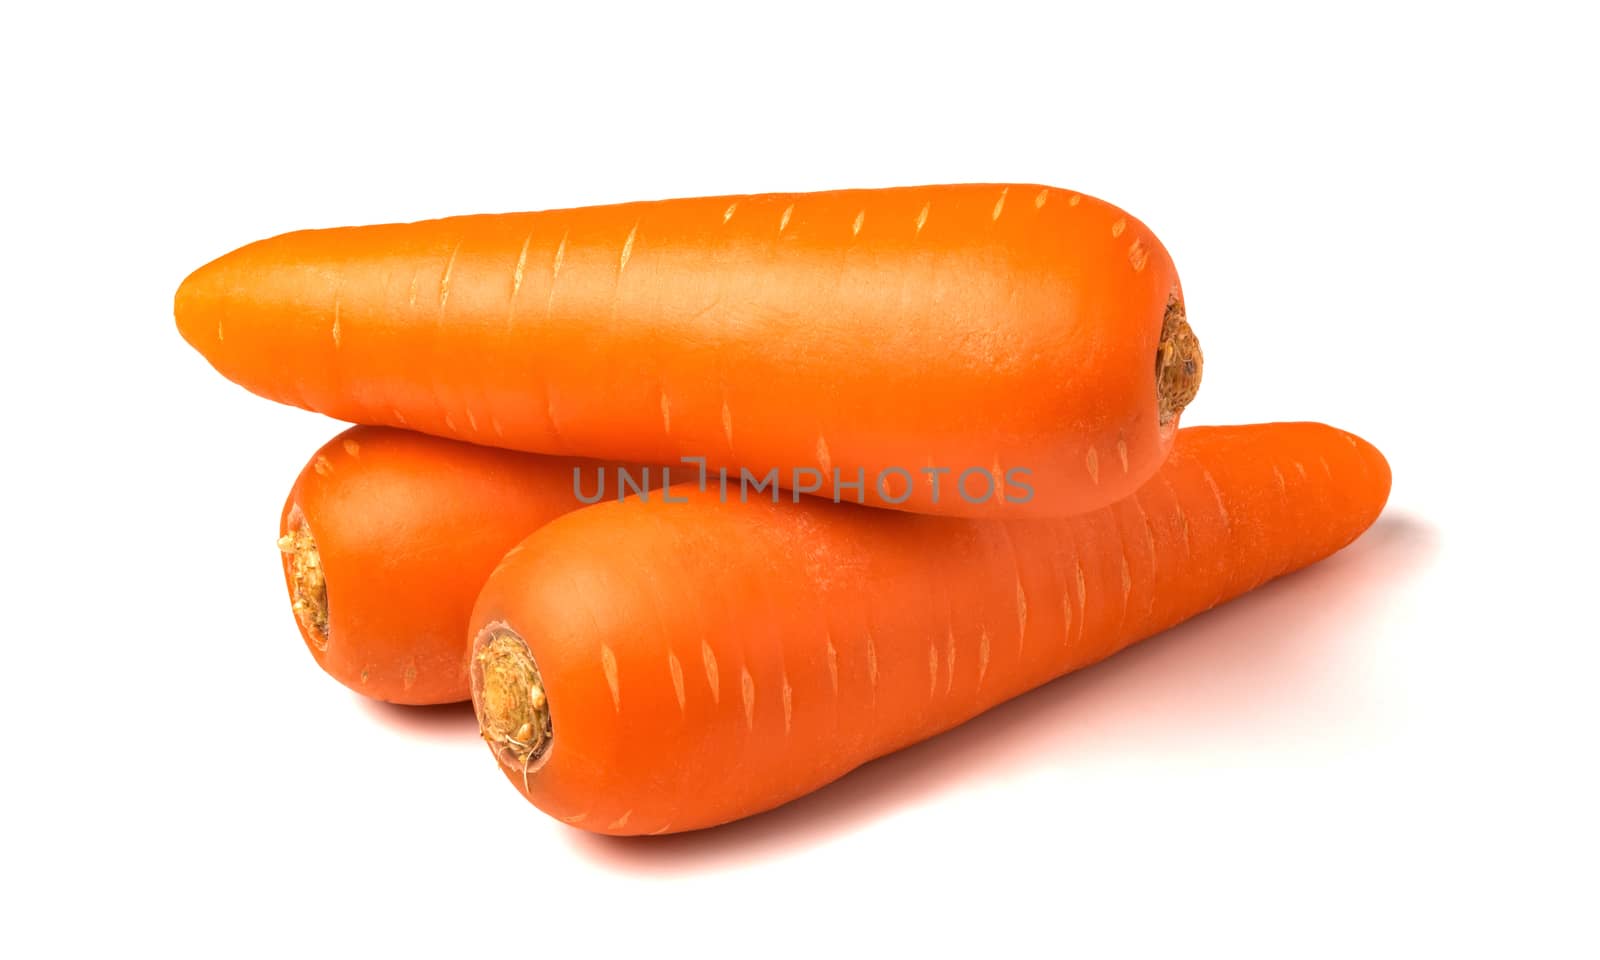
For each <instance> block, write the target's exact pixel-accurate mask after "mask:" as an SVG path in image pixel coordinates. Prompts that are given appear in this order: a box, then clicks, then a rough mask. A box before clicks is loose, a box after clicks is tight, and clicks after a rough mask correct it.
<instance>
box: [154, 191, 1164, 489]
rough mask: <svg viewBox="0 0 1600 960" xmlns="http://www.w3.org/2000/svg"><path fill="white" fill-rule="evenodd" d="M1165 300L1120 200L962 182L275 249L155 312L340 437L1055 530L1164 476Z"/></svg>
mask: <svg viewBox="0 0 1600 960" xmlns="http://www.w3.org/2000/svg"><path fill="white" fill-rule="evenodd" d="M1172 298H1179V299H1181V290H1180V289H1179V284H1178V277H1177V273H1176V271H1175V269H1174V268H1173V265H1172V261H1171V259H1170V258H1169V256H1168V254H1167V251H1166V250H1165V249H1164V248H1163V247H1162V245H1161V243H1160V242H1159V241H1158V240H1157V239H1156V237H1155V235H1154V234H1152V233H1151V232H1150V230H1149V229H1147V228H1146V227H1145V226H1144V224H1142V223H1140V222H1139V221H1138V220H1136V219H1134V218H1133V217H1131V216H1129V215H1128V214H1126V213H1125V212H1123V211H1122V210H1119V209H1118V208H1116V207H1114V206H1112V205H1111V204H1108V203H1105V202H1102V201H1099V200H1095V199H1093V198H1091V197H1087V196H1083V195H1081V194H1077V193H1073V192H1072V191H1068V190H1061V189H1056V188H1049V187H1043V186H1039V185H1022V184H1009V185H1006V184H965V185H954V186H930V187H907V188H895V189H884V190H840V191H832V192H825V193H811V194H764V195H755V196H727V197H708V198H696V199H685V200H669V201H661V202H652V203H626V204H618V205H612V206H598V207H585V208H579V209H571V210H552V211H545V212H538V213H518V214H503V215H484V216H469V217H452V218H447V219H442V220H432V221H425V222H420V223H411V224H387V225H380V226H366V227H353V228H342V229H331V230H312V231H302V232H297V233H290V234H285V235H282V236H278V237H273V238H271V239H268V240H263V241H259V242H257V243H252V244H250V245H248V246H246V247H243V248H241V249H238V250H235V251H233V252H232V253H229V254H227V255H225V256H223V257H221V258H219V259H218V260H216V261H213V262H212V263H210V264H207V265H206V266H204V267H201V268H200V269H199V270H197V271H196V272H195V273H194V274H192V275H191V276H190V277H189V278H188V279H187V280H185V281H184V283H183V285H182V287H181V288H180V289H179V290H178V293H177V298H176V304H175V312H176V315H177V321H178V326H179V329H180V330H181V332H182V334H183V336H184V337H185V338H186V339H187V340H188V342H189V343H190V344H192V345H193V346H194V347H195V349H197V350H199V351H200V352H201V353H202V354H203V355H204V356H205V357H206V358H207V359H208V360H209V361H210V362H211V363H212V364H213V365H214V366H215V367H216V368H217V369H218V370H219V371H220V372H221V373H222V374H223V375H224V376H226V377H228V378H230V379H232V380H234V381H236V382H238V383H240V384H242V385H243V386H245V387H247V388H248V389H250V390H252V391H254V392H256V393H258V394H260V395H262V396H265V397H268V398H270V399H273V400H277V401H280V402H283V403H289V404H294V405H297V406H301V407H305V408H307V409H311V410H316V411H320V412H322V413H326V414H329V415H331V416H334V417H337V418H339V419H342V420H348V421H352V422H356V423H367V424H380V425H388V426H395V427H408V428H410V429H414V430H419V431H423V432H426V433H430V434H435V435H438V436H443V437H451V438H455V439H459V440H467V441H472V442H475V443H482V444H489V445H493V446H501V447H508V448H515V449H522V450H531V451H538V452H544V453H553V454H568V455H581V456H588V457H601V458H608V459H618V460H631V461H635V462H653V463H669V464H673V463H678V462H679V458H680V457H704V458H706V460H707V462H708V463H709V464H710V466H712V467H717V466H722V467H726V468H729V469H731V470H733V471H734V478H735V479H737V477H738V469H739V468H747V469H749V470H751V471H752V475H753V476H755V477H763V476H765V475H766V473H767V472H768V471H770V470H773V469H776V470H777V471H778V472H779V476H780V478H781V479H782V480H783V481H784V482H785V485H790V484H796V483H797V484H798V485H805V484H809V483H812V482H815V481H814V480H812V479H811V478H810V476H809V475H806V476H804V477H801V478H798V480H797V478H796V477H795V475H794V473H793V471H794V470H796V469H804V470H811V469H815V470H818V471H821V473H822V475H824V476H826V477H828V478H829V480H830V481H831V479H832V478H833V474H834V471H835V470H837V471H838V472H839V478H840V479H841V480H842V481H844V482H847V483H848V482H853V481H855V480H857V479H862V478H864V480H865V484H864V490H863V491H862V492H861V493H860V494H859V495H858V494H857V493H856V491H855V490H854V489H853V488H846V489H843V490H842V497H843V498H844V499H848V500H855V499H857V498H858V497H859V498H860V499H862V500H865V501H866V502H868V503H871V504H873V505H877V506H891V507H895V508H897V509H902V510H909V511H914V512H925V513H941V514H952V515H962V516H987V515H1006V516H1054V515H1066V514H1069V513H1075V512H1081V511H1083V510H1088V509H1092V508H1095V507H1099V506H1103V505H1105V504H1108V503H1111V502H1113V501H1114V500H1117V499H1119V498H1121V497H1123V496H1126V495H1128V494H1129V493H1132V492H1133V490H1134V489H1136V488H1137V487H1138V486H1139V484H1140V483H1141V482H1143V481H1144V480H1145V479H1147V478H1148V477H1149V476H1150V475H1151V474H1152V473H1153V472H1154V470H1155V469H1156V467H1157V466H1158V465H1159V464H1160V462H1161V460H1162V459H1163V458H1164V457H1165V455H1166V452H1167V450H1168V449H1169V447H1170V444H1171V439H1172V434H1173V432H1174V431H1175V429H1176V423H1175V421H1169V422H1168V423H1167V424H1165V425H1163V424H1161V423H1160V422H1159V419H1160V418H1159V415H1158V411H1157V386H1156V373H1155V359H1156V355H1157V352H1158V345H1159V343H1160V333H1161V329H1162V322H1163V315H1164V312H1165V311H1166V308H1167V305H1168V302H1169V300H1170V299H1172ZM890 468H897V469H899V470H904V471H906V472H907V474H909V479H910V481H912V482H913V483H914V486H912V487H911V488H910V490H909V491H908V490H907V489H906V484H907V479H906V477H903V476H902V475H900V474H897V473H892V472H891V473H887V474H884V471H886V470H889V469H890ZM974 468H975V469H980V470H983V471H988V472H990V473H991V474H993V475H996V476H998V477H999V478H1000V479H1001V481H1002V482H1001V484H1000V485H999V487H998V488H997V489H996V490H994V491H993V492H992V493H991V492H990V491H989V489H988V488H987V486H986V483H985V481H984V479H983V476H982V475H981V474H973V475H971V476H970V477H969V485H968V487H967V491H968V496H965V497H964V496H962V495H961V493H960V491H958V490H957V489H956V486H955V485H956V483H957V482H958V479H959V476H960V474H961V473H962V472H963V471H966V470H969V469H974ZM928 469H933V470H944V471H948V473H943V474H930V473H926V472H924V471H926V470H928ZM1016 469H1021V470H1025V471H1027V473H1026V474H1020V473H1019V474H1016V475H1014V477H1013V479H1014V480H1016V481H1020V482H1006V476H1007V474H1008V473H1009V472H1011V471H1013V470H1016ZM880 474H882V475H883V482H884V486H883V489H881V490H880V489H879V486H878V483H877V482H876V481H877V479H878V478H879V476H880ZM936 486H937V491H936V490H935V488H936ZM1030 488H1031V493H1030V492H1029V490H1030ZM827 489H828V490H831V489H832V488H831V483H830V486H829V487H828V488H827ZM903 495H905V499H904V500H900V498H901V497H902V496H903ZM1008 497H1009V501H1008ZM894 501H900V502H894ZM972 501H978V502H972ZM1010 501H1015V502H1010Z"/></svg>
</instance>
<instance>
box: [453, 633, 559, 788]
mask: <svg viewBox="0 0 1600 960" xmlns="http://www.w3.org/2000/svg"><path fill="white" fill-rule="evenodd" d="M470 675H471V680H472V708H473V710H474V711H476V712H477V715H478V729H479V732H480V733H481V734H482V736H483V739H484V740H486V741H488V743H489V746H490V747H491V748H492V749H493V750H494V754H495V756H496V757H497V758H499V760H500V763H501V764H502V765H504V766H505V767H507V768H508V769H510V770H513V771H519V772H520V773H521V774H522V784H523V789H524V790H526V789H527V786H528V775H529V774H530V773H532V772H533V771H534V770H537V769H538V768H539V767H540V766H541V765H543V763H544V760H545V759H546V758H547V757H548V756H549V753H550V744H551V741H552V740H553V738H554V732H553V730H552V728H551V723H550V704H549V701H548V700H547V699H546V697H545V693H544V680H543V678H542V677H540V675H539V665H538V664H537V663H535V662H534V659H533V651H531V650H529V649H528V644H527V642H526V641H524V640H523V639H522V637H521V636H520V635H519V634H518V633H517V632H516V631H515V630H513V629H511V627H510V626H509V625H507V624H504V623H495V624H490V625H489V626H487V627H485V628H484V629H483V631H482V632H480V633H479V634H478V638H477V640H476V641H474V642H473V645H472V661H471V670H470Z"/></svg>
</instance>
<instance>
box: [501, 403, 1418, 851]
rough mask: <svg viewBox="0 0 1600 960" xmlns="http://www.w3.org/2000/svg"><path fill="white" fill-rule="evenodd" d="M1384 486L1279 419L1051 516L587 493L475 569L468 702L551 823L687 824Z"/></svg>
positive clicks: (1200, 432) (1102, 641) (1029, 667)
mask: <svg viewBox="0 0 1600 960" xmlns="http://www.w3.org/2000/svg"><path fill="white" fill-rule="evenodd" d="M1388 491H1389V468H1388V465H1387V463H1386V462H1385V461H1384V459H1383V457H1382V455H1381V454H1379V453H1378V451H1377V450H1375V449H1374V448H1373V447H1372V446H1370V445H1369V444H1367V443H1366V442H1365V441H1363V440H1360V439H1359V438H1357V437H1354V436H1352V435H1350V434H1348V433H1344V432H1342V431H1340V430H1336V429H1334V428H1332V427H1328V426H1323V425H1321V424H1312V423H1278V424H1263V425H1257V426H1243V427H1222V428H1218V427H1197V428H1193V429H1187V430H1184V431H1182V433H1181V435H1180V437H1179V439H1178V443H1177V445H1176V449H1175V450H1174V452H1173V454H1172V456H1171V458H1170V459H1169V460H1168V462H1167V463H1166V465H1165V466H1163V467H1162V468H1161V470H1160V471H1159V472H1158V473H1157V474H1156V476H1155V478H1154V479H1153V480H1152V481H1151V482H1150V483H1149V484H1147V485H1146V486H1145V487H1143V488H1142V489H1141V490H1139V491H1138V493H1137V494H1135V495H1134V496H1132V497H1130V498H1128V499H1126V500H1124V501H1121V502H1119V503H1117V504H1115V505H1113V506H1111V507H1109V508H1106V509H1103V510H1099V511H1096V512H1094V513H1091V514H1086V515H1083V516H1079V517H1074V518H1070V519H1064V520H1054V521H1006V520H957V519H949V518H936V517H920V516H912V515H907V514H897V513H892V512H889V511H881V510H876V511H875V510H864V509H861V508H859V507H852V506H836V505H833V504H827V503H820V502H807V503H802V504H801V505H799V506H795V505H791V504H781V505H773V504H772V503H771V502H769V501H764V500H761V501H751V502H746V503H739V502H737V501H735V502H732V503H727V504H719V503H716V502H714V501H715V492H714V491H713V494H712V496H711V497H710V498H706V497H696V498H695V499H694V502H692V503H691V504H689V505H671V504H663V503H661V502H660V501H659V500H657V501H654V502H652V503H641V502H631V501H630V502H624V503H615V502H613V503H609V504H603V505H599V506H595V507H592V508H590V509H587V510H583V511H580V512H578V513H574V514H571V515H569V516H566V517H563V518H561V519H559V520H557V521H555V522H554V523H551V524H550V525H549V526H547V527H545V528H544V529H542V530H540V531H539V532H538V533H535V534H534V535H533V536H532V537H530V538H528V539H527V540H526V541H524V542H523V543H522V544H521V545H520V546H519V547H518V548H517V549H516V550H514V551H512V553H511V554H510V555H508V556H507V558H506V559H505V561H504V562H503V563H502V564H501V566H500V567H499V568H498V569H497V570H496V572H495V573H494V574H493V575H492V576H491V577H490V578H489V581H488V584H487V585H486V587H485V588H484V591H483V593H482V595H481V596H480V597H479V599H478V603H477V607H476V609H475V610H474V612H473V615H472V623H473V628H474V630H475V631H478V636H477V639H476V641H475V645H474V649H475V652H474V657H473V664H472V677H473V701H474V706H475V707H476V709H477V711H478V717H479V721H480V724H481V725H482V726H483V729H484V734H485V738H486V739H487V740H489V742H490V743H491V745H492V746H493V748H494V751H495V753H496V756H497V757H498V758H499V759H500V762H501V765H502V768H503V770H504V772H505V773H506V775H507V777H508V778H509V779H510V780H511V782H512V783H513V784H515V785H516V786H517V787H518V788H519V789H521V790H523V791H524V793H525V794H526V796H527V797H528V799H529V800H531V801H532V802H533V803H534V804H536V805H537V806H538V807H540V808H541V809H542V810H544V811H545V812H546V813H549V814H550V815H551V816H554V817H557V818H559V819H561V820H564V821H565V822H567V823H569V824H573V825H575V826H578V827H581V828H583V829H585V830H592V831H595V832H599V833H607V834H653V833H666V832H675V831H681V830H691V829H695V828H699V827H707V826H711V825H714V824H719V823H723V822H725V821H729V820H733V819H735V818H738V817H743V816H747V815H749V814H754V813H757V812H760V811H763V810H767V809H769V808H772V807H775V806H778V805H779V804H782V803H785V802H786V801H789V800H792V799H794V798H796V797H799V796H801V795H802V794H805V793H807V792H809V791H811V790H815V789H817V788H818V787H821V786H822V785H824V784H826V783H828V782H830V781H832V780H834V779H835V778H837V777H839V776H841V775H843V774H844V773H846V772H848V771H849V770H851V769H852V768H854V767H856V766H858V765H860V764H862V763H865V762H866V761H868V760H871V759H873V758H875V757H879V756H882V755H883V754H886V753H889V752H891V751H893V750H897V749H899V748H901V747H904V746H907V745H909V744H912V743H915V742H917V741H920V740H923V739H925V738H928V737H931V736H934V735H935V734H938V733H940V732H941V731H944V730H947V729H949V728H950V727H952V726H955V725H957V724H959V723H962V722H963V721H965V720H967V719H969V718H971V717H973V716H975V715H976V714H979V713H981V712H983V711H984V710H987V709H988V708H990V707H992V706H994V705H996V704H998V703H1000V702H1002V701H1004V700H1007V699H1009V698H1011V697H1015V696H1017V695H1018V694H1020V693H1022V692H1024V691H1026V690H1029V689H1031V688H1033V687H1036V686H1038V685H1040V684H1042V683H1044V682H1046V681H1048V680H1050V679H1052V678H1055V677H1058V676H1061V675H1062V674H1065V673H1067V672H1069V671H1072V670H1076V669H1078V668H1080V667H1083V666H1085V665H1087V664H1090V663H1094V662H1095V661H1097V660H1100V659H1101V658H1103V657H1106V656H1109V655H1110V654H1113V653H1115V652H1117V651H1118V650H1121V649H1122V648H1124V647H1126V646H1127V645H1128V644H1130V643H1132V642H1134V641H1136V640H1139V639H1141V638H1143V637H1147V636H1150V635H1151V634H1154V633H1157V632H1159V631H1161V630H1164V629H1166V628H1167V627H1170V626H1172V625H1174V624H1177V623H1179V622H1181V621H1183V620H1185V619H1187V618H1189V617H1192V616H1194V615H1195V614H1197V613H1200V612H1201V611H1204V610H1207V609H1209V608H1211V607H1213V606H1215V605H1217V604H1219V603H1222V602H1223V601H1225V600H1228V599H1230V598H1232V597H1236V596H1238V595H1239V594H1242V593H1244V592H1246V591H1248V590H1250V589H1252V588H1254V587H1256V586H1258V585H1260V584H1262V583H1264V582H1266V581H1268V580H1271V579H1272V578H1274V577H1277V576H1280V575H1282V574H1285V573H1288V572H1290V571H1293V570H1297V569H1299V568H1301V567H1304V566H1306V565H1307V564H1310V563H1313V562H1315V561H1317V560H1319V559H1321V558H1323V557H1326V556H1328V555H1329V554H1331V553H1333V552H1334V551H1336V550H1338V549H1340V548H1341V547H1343V546H1345V545H1346V544H1348V543H1350V541H1351V540H1353V539H1354V538H1355V537H1356V536H1357V535H1359V534H1360V533H1361V532H1362V531H1363V530H1365V529H1366V528H1367V527H1368V526H1369V525H1370V524H1371V523H1372V522H1373V520H1374V519H1375V518H1376V517H1377V516H1378V513H1379V511H1380V510H1381V509H1382V507H1383V504H1384V502H1385V500H1386V498H1387V496H1388ZM518 635H519V636H520V638H521V640H520V641H519V640H518V639H517V636H518ZM523 641H525V642H526V647H521V648H520V650H519V645H520V643H521V642H523ZM530 650H531V659H532V662H533V663H534V664H536V667H534V668H532V669H530V668H529V667H528V664H529V659H528V655H527V651H530ZM535 669H536V671H537V673H536V674H535V673H533V670H535ZM530 683H531V684H532V686H533V687H536V688H537V689H536V690H535V689H530V686H529V685H530ZM530 717H531V718H532V722H529V718H530Z"/></svg>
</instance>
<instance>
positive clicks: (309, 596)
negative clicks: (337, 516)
mask: <svg viewBox="0 0 1600 960" xmlns="http://www.w3.org/2000/svg"><path fill="white" fill-rule="evenodd" d="M296 513H297V514H298V510H297V511H296ZM278 549H279V550H280V551H282V552H283V555H284V557H285V561H286V562H287V563H288V565H289V582H290V600H291V601H292V603H293V605H294V616H295V619H296V620H298V621H300V627H301V629H303V630H304V631H305V634H306V640H307V642H309V643H310V644H311V645H312V646H313V647H315V648H316V649H317V650H318V651H319V652H320V651H323V650H326V649H327V648H328V580H327V576H326V574H325V573H324V572H323V569H322V554H321V553H320V552H319V551H318V550H317V538H316V537H314V536H312V534H311V527H310V526H309V525H308V524H307V523H306V520H305V517H303V516H294V517H291V518H290V528H289V532H288V533H285V534H284V535H283V536H281V537H279V538H278Z"/></svg>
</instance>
